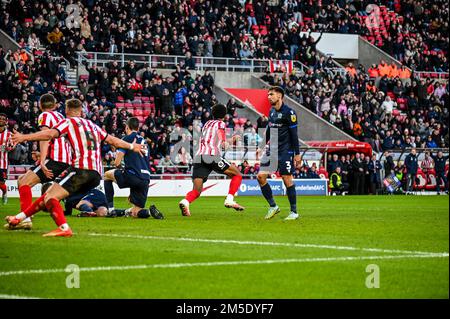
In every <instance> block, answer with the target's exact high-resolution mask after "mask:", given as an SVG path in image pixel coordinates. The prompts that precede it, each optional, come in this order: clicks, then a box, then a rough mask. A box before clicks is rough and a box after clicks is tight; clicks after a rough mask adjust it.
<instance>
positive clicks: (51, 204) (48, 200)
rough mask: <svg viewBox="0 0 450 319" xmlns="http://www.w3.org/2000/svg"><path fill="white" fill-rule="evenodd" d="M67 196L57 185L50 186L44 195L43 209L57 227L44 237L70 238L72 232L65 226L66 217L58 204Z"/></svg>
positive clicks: (66, 192) (67, 193)
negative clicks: (48, 213) (44, 208)
mask: <svg viewBox="0 0 450 319" xmlns="http://www.w3.org/2000/svg"><path fill="white" fill-rule="evenodd" d="M68 196H69V192H68V191H66V190H65V189H64V188H63V187H62V186H61V185H59V184H56V183H54V184H52V186H50V188H49V189H48V191H47V193H46V194H45V198H44V202H45V207H46V208H47V210H48V211H49V212H50V215H51V216H52V218H53V220H54V221H55V223H56V225H57V226H58V228H57V229H55V230H53V231H51V232H49V233H47V234H44V235H43V236H44V237H71V236H72V230H71V229H70V227H69V225H68V224H67V221H66V217H65V216H64V210H63V208H62V206H61V204H60V203H59V201H60V200H62V199H64V198H66V197H68Z"/></svg>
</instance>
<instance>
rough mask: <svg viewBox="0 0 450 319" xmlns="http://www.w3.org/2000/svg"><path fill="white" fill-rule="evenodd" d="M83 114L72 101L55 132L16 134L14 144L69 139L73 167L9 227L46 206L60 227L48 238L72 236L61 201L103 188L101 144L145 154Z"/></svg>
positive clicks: (68, 104) (47, 235)
mask: <svg viewBox="0 0 450 319" xmlns="http://www.w3.org/2000/svg"><path fill="white" fill-rule="evenodd" d="M81 113H82V104H81V101H80V100H78V99H71V100H68V101H66V116H67V119H65V120H63V121H61V122H59V123H58V124H57V125H55V126H54V127H52V128H51V129H49V130H44V131H40V132H37V133H32V134H20V133H14V134H13V135H12V136H11V140H12V142H13V143H21V142H25V141H50V140H52V139H54V138H58V137H61V136H66V137H67V139H68V141H69V143H70V145H71V147H72V163H71V166H70V167H69V168H68V169H66V170H65V171H64V172H62V173H61V174H60V175H59V176H58V177H57V178H56V179H55V183H53V185H52V186H51V187H50V188H49V189H48V191H47V192H46V193H45V194H44V195H42V196H41V197H39V198H38V199H37V200H36V201H35V202H34V203H33V204H31V205H30V206H29V207H28V208H26V209H25V210H24V211H22V212H21V213H19V214H17V215H16V216H7V217H6V220H7V222H8V224H10V225H12V226H15V225H17V224H19V223H20V222H21V221H22V220H24V219H25V218H27V217H30V216H32V215H34V214H35V213H37V212H38V211H39V210H40V205H41V203H42V202H43V203H44V204H45V207H46V209H47V210H48V211H49V212H50V213H51V216H52V218H53V219H54V221H55V223H56V225H57V226H58V228H57V229H56V230H54V231H51V232H50V233H47V234H45V235H44V236H46V237H55V236H63V237H70V236H72V230H71V229H70V227H69V225H68V224H67V222H66V218H65V216H64V212H63V209H62V207H61V204H60V203H59V201H60V200H62V199H64V198H66V197H68V196H69V194H74V193H77V192H83V191H85V190H89V189H92V188H95V187H97V186H98V185H99V183H100V180H101V173H102V171H103V167H102V160H101V152H100V144H101V143H102V142H103V141H104V142H106V143H108V144H111V145H113V146H115V147H118V148H128V149H130V150H133V151H134V152H136V153H141V152H143V146H142V145H140V144H134V143H132V144H130V143H127V142H125V141H122V140H120V139H118V138H116V137H113V136H111V135H108V134H107V133H106V132H105V131H104V130H103V129H101V128H100V127H98V126H97V125H95V124H94V123H92V122H91V121H90V120H86V119H83V118H81Z"/></svg>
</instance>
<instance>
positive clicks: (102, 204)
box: [64, 188, 108, 217]
mask: <svg viewBox="0 0 450 319" xmlns="http://www.w3.org/2000/svg"><path fill="white" fill-rule="evenodd" d="M72 209H77V210H79V211H80V213H79V214H77V216H78V217H106V215H107V214H108V202H107V200H106V196H105V194H104V193H103V192H102V191H101V190H99V189H97V188H93V189H91V190H90V191H88V192H87V193H84V194H83V193H78V194H74V195H70V196H69V197H67V198H66V199H65V202H64V215H66V216H67V215H72Z"/></svg>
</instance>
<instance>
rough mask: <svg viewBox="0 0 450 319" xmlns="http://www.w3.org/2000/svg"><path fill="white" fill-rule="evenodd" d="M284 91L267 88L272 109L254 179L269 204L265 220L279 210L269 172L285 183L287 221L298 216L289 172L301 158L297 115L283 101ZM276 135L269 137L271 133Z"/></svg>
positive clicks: (276, 88) (278, 88)
mask: <svg viewBox="0 0 450 319" xmlns="http://www.w3.org/2000/svg"><path fill="white" fill-rule="evenodd" d="M283 97H284V90H283V89H282V88H281V87H278V86H274V87H271V88H270V89H269V92H268V99H269V102H270V104H271V105H272V108H271V109H270V116H269V125H268V126H267V129H266V148H265V152H264V155H263V158H262V159H261V168H260V171H259V173H258V176H257V179H258V183H259V185H260V187H261V192H262V193H263V195H264V198H265V199H266V200H267V202H268V203H269V205H270V208H269V211H268V212H267V214H266V217H265V218H266V219H271V218H272V217H274V216H275V215H276V214H278V213H279V212H280V208H279V207H278V206H277V204H276V203H275V200H274V198H273V195H272V189H271V188H270V185H269V183H268V182H267V176H268V175H269V174H270V173H271V171H278V172H280V174H281V178H282V179H283V182H284V185H285V186H286V191H287V196H288V199H289V203H290V206H291V212H290V214H289V216H287V217H286V218H285V219H286V220H295V219H297V218H298V217H299V215H298V213H297V194H296V191H295V185H294V181H293V179H292V173H293V172H294V170H295V165H294V161H295V163H298V162H300V161H301V158H300V146H299V141H298V134H297V115H296V114H295V112H294V110H292V109H291V108H289V107H288V106H287V105H286V104H284V103H283ZM274 133H275V135H276V136H271V134H274Z"/></svg>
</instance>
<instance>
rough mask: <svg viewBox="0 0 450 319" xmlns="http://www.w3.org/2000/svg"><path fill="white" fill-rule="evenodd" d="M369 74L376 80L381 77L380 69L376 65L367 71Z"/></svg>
mask: <svg viewBox="0 0 450 319" xmlns="http://www.w3.org/2000/svg"><path fill="white" fill-rule="evenodd" d="M367 73H368V74H369V77H370V78H371V79H375V78H377V77H379V76H380V72H379V71H378V67H377V65H376V64H372V66H371V67H370V68H368V69H367Z"/></svg>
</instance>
